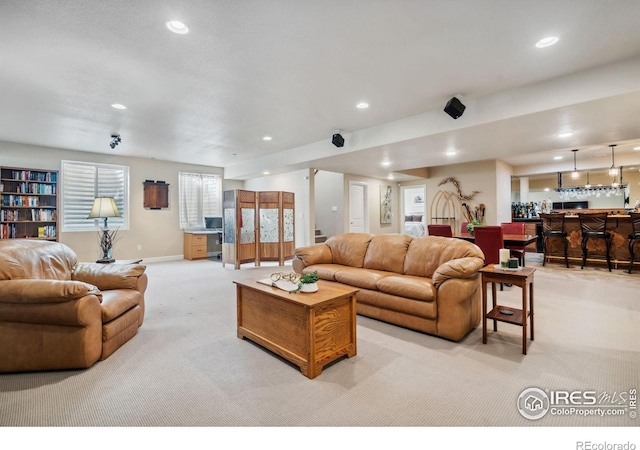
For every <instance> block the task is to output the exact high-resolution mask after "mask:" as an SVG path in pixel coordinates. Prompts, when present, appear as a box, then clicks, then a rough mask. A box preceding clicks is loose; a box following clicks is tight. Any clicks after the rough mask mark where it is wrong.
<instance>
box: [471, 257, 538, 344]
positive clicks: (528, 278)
mask: <svg viewBox="0 0 640 450" xmlns="http://www.w3.org/2000/svg"><path fill="white" fill-rule="evenodd" d="M535 271H536V269H535V268H533V267H523V268H522V270H518V271H507V270H500V269H496V268H495V267H494V265H493V264H489V265H488V266H485V267H483V268H482V269H480V273H481V275H482V343H483V344H486V343H487V319H491V320H493V331H498V324H497V322H506V323H510V324H513V325H519V326H521V327H522V354H523V355H526V354H527V319H529V324H530V326H531V340H532V341H533V273H534V272H535ZM488 283H491V290H492V292H491V296H492V298H491V300H492V303H491V311H487V284H488ZM496 283H511V284H512V285H514V286H519V287H520V288H521V289H522V309H517V308H511V307H508V306H502V305H498V304H497V303H496V297H497V292H496ZM527 287H528V289H527ZM527 291H528V293H529V304H528V305H527ZM503 311H509V312H511V313H512V314H508V313H507V314H503Z"/></svg>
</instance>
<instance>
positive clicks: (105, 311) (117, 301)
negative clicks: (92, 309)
mask: <svg viewBox="0 0 640 450" xmlns="http://www.w3.org/2000/svg"><path fill="white" fill-rule="evenodd" d="M141 300H142V294H141V293H140V292H138V291H136V290H134V289H112V290H110V291H102V303H101V304H100V305H101V309H102V323H107V322H110V321H112V320H113V319H115V318H116V317H118V316H120V315H122V314H123V313H124V312H125V311H128V310H130V309H131V308H133V307H134V306H137V305H138V304H139V303H140V301H141Z"/></svg>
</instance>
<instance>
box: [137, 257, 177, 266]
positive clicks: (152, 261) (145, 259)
mask: <svg viewBox="0 0 640 450" xmlns="http://www.w3.org/2000/svg"><path fill="white" fill-rule="evenodd" d="M179 259H184V255H171V256H157V257H155V258H144V259H143V260H142V262H141V263H140V264H146V263H156V262H165V261H177V260H179Z"/></svg>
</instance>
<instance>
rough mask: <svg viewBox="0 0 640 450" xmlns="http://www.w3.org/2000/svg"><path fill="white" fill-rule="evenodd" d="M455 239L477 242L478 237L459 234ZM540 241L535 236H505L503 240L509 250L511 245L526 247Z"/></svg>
mask: <svg viewBox="0 0 640 450" xmlns="http://www.w3.org/2000/svg"><path fill="white" fill-rule="evenodd" d="M453 237H455V238H458V239H464V240H465V241H469V242H475V240H476V237H475V236H473V235H471V234H469V233H458V234H456V235H454V236H453ZM536 239H538V236H537V235H535V234H503V235H502V240H503V241H504V246H505V247H506V248H509V246H510V245H514V246H522V247H524V246H526V245H529V244H531V243H532V242H535V241H536Z"/></svg>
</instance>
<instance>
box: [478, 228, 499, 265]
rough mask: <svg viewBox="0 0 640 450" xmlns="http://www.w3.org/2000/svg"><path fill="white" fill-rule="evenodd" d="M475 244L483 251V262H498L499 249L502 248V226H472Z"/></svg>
mask: <svg viewBox="0 0 640 450" xmlns="http://www.w3.org/2000/svg"><path fill="white" fill-rule="evenodd" d="M473 232H474V235H475V237H476V238H475V244H476V245H477V246H478V247H480V250H482V253H484V263H485V265H486V264H500V249H501V248H504V241H503V239H502V227H498V226H487V225H484V226H476V227H474V228H473Z"/></svg>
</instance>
